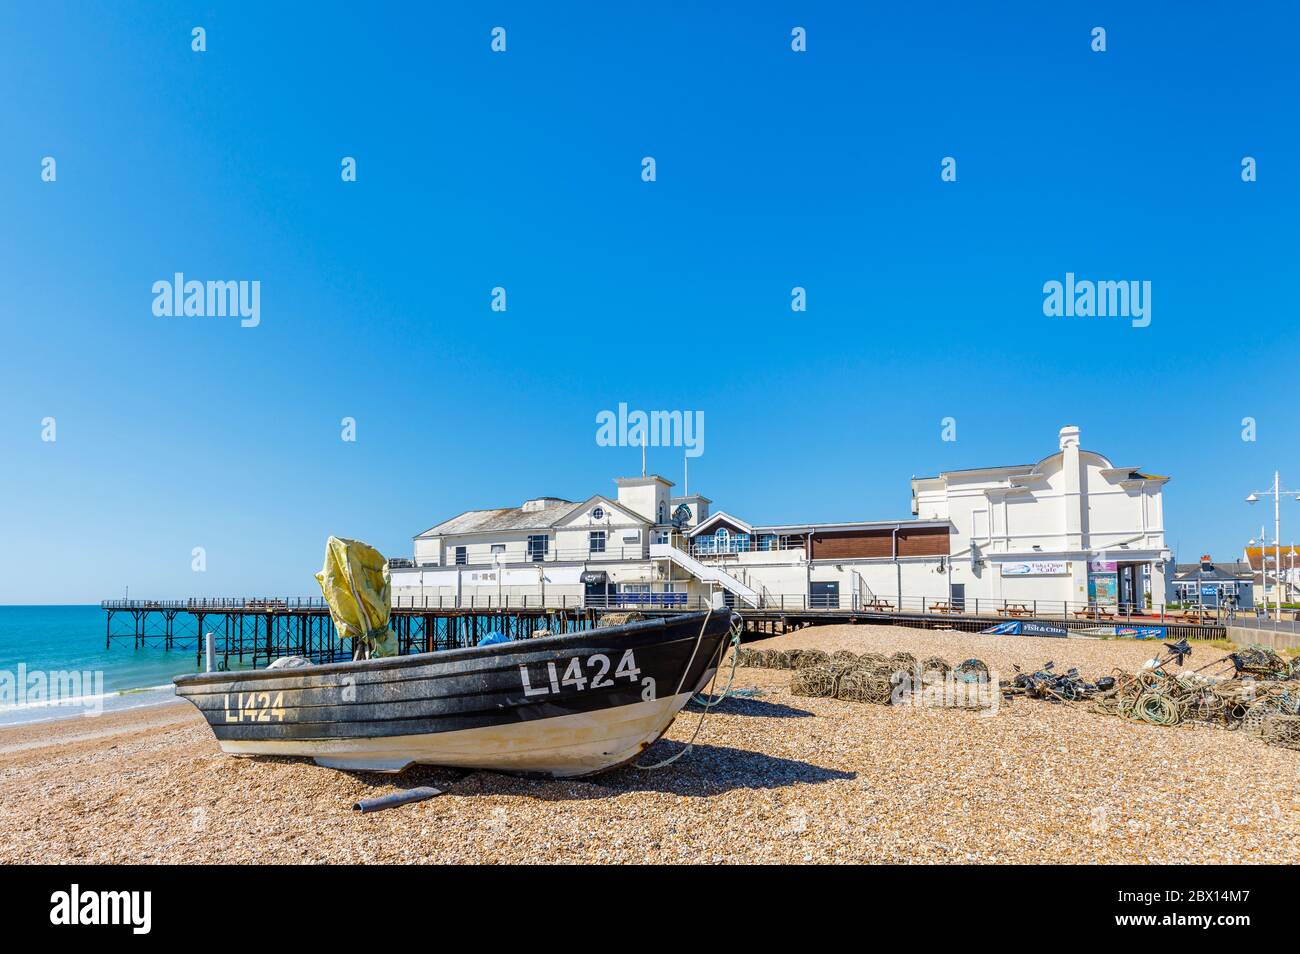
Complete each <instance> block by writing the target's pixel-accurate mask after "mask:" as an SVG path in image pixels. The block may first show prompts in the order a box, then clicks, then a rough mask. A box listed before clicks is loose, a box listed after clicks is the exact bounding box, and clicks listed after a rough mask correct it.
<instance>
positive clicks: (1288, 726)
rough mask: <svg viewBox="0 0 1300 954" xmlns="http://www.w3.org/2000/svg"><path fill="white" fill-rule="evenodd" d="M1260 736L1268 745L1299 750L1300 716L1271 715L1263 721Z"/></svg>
mask: <svg viewBox="0 0 1300 954" xmlns="http://www.w3.org/2000/svg"><path fill="white" fill-rule="evenodd" d="M1262 728H1263V731H1262V732H1261V735H1262V737H1263V739H1264V741H1265V742H1267V743H1268V744H1269V745H1280V746H1282V747H1284V748H1288V749H1298V750H1300V715H1271V716H1266V717H1265V718H1264V721H1263V727H1262Z"/></svg>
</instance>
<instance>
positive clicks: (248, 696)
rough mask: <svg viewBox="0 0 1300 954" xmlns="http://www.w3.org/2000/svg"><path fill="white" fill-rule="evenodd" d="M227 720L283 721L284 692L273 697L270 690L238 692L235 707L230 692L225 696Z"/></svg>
mask: <svg viewBox="0 0 1300 954" xmlns="http://www.w3.org/2000/svg"><path fill="white" fill-rule="evenodd" d="M224 698H225V708H226V721H227V722H283V721H284V693H283V692H277V693H276V694H275V697H274V698H272V696H271V694H270V693H269V692H237V693H235V705H234V708H231V706H230V693H226V694H225V696H224Z"/></svg>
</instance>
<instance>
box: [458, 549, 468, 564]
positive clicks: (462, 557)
mask: <svg viewBox="0 0 1300 954" xmlns="http://www.w3.org/2000/svg"><path fill="white" fill-rule="evenodd" d="M467 563H469V548H468V547H457V548H456V565H457V566H465V565H466V564H467Z"/></svg>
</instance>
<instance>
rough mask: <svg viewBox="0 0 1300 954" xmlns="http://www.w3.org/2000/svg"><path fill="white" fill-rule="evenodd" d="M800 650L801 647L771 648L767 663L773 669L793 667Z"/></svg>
mask: <svg viewBox="0 0 1300 954" xmlns="http://www.w3.org/2000/svg"><path fill="white" fill-rule="evenodd" d="M802 652H803V650H801V649H773V650H772V657H771V662H770V663H769V665H770V666H771V668H773V669H793V668H794V664H795V663H796V662H798V661H799V655H800V653H802Z"/></svg>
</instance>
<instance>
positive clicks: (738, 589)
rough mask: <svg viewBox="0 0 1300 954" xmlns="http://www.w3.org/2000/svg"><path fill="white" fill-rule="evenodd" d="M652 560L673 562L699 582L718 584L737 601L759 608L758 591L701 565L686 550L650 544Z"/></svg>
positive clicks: (665, 544) (667, 544)
mask: <svg viewBox="0 0 1300 954" xmlns="http://www.w3.org/2000/svg"><path fill="white" fill-rule="evenodd" d="M650 559H652V560H671V561H672V562H673V563H675V564H676V565H677V566H679V567H681V568H682V569H683V570H685V571H686V572H687V573H689V574H691V576H693V577H695V578H696V579H697V580H701V581H703V582H705V583H717V584H718V585H719V586H721V587H722V588H723V589H725V590H728V591H729V592H731V593H734V594H735V596H736V598H737V599H741V600H744V601H745V602H746V603H748V604H749V605H750V606H758V604H759V596H758V591H757V590H754V589H751V588H750V587H749V586H747V585H745V584H744V583H742V582H741V581H740V580H738V579H736V578H735V577H734V576H732V575H731V574H730V573H727V572H725V571H724V570H720V569H718V568H717V567H715V566H709V565H708V564H707V563H701V562H700V561H699V560H697V559H695V557H693V556H691V555H690V554H688V553H686V552H685V551H684V550H679V549H678V548H677V547H675V546H673V545H672V544H671V543H652V544H650Z"/></svg>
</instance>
